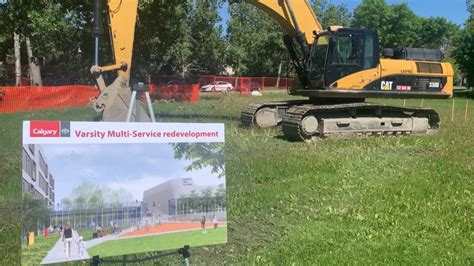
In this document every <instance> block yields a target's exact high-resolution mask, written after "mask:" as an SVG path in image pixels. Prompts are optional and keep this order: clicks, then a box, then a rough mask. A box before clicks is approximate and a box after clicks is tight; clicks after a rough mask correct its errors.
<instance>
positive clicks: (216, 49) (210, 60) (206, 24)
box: [189, 0, 225, 75]
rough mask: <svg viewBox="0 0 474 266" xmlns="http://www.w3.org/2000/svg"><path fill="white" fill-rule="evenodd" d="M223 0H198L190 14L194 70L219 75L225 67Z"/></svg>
mask: <svg viewBox="0 0 474 266" xmlns="http://www.w3.org/2000/svg"><path fill="white" fill-rule="evenodd" d="M222 2H223V1H222V0H211V1H210V0H196V1H195V3H194V5H193V11H192V12H191V15H190V21H189V25H190V27H191V41H192V50H191V51H192V60H191V62H192V70H193V71H194V72H196V73H203V74H213V75H217V74H219V72H221V71H222V69H223V57H224V48H225V45H224V42H223V37H222V26H220V24H219V23H220V22H221V17H220V16H219V8H220V7H221V6H222Z"/></svg>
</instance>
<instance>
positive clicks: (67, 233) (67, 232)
mask: <svg viewBox="0 0 474 266" xmlns="http://www.w3.org/2000/svg"><path fill="white" fill-rule="evenodd" d="M62 239H63V242H64V251H65V252H66V259H69V257H71V243H72V227H71V223H70V222H67V223H66V225H65V226H64V230H63V235H62Z"/></svg>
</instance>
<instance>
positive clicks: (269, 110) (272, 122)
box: [240, 100, 309, 128]
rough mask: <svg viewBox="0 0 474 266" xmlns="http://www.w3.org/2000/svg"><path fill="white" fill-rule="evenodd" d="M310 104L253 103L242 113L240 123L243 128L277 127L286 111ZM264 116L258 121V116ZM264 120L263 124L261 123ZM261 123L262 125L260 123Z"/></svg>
mask: <svg viewBox="0 0 474 266" xmlns="http://www.w3.org/2000/svg"><path fill="white" fill-rule="evenodd" d="M306 103H309V101H308V100H293V101H279V102H268V103H252V104H249V105H247V106H246V107H245V108H244V110H242V112H241V113H240V122H241V125H242V126H243V127H255V126H257V127H262V128H268V127H275V126H278V125H279V124H280V123H281V120H282V117H283V114H284V113H285V112H286V110H287V109H288V108H290V107H292V106H295V105H301V104H306ZM259 112H260V114H263V115H262V116H259V117H262V118H261V119H257V117H258V114H257V113H259ZM262 120H263V122H261V121H262ZM259 122H260V123H259Z"/></svg>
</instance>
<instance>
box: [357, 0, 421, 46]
mask: <svg viewBox="0 0 474 266" xmlns="http://www.w3.org/2000/svg"><path fill="white" fill-rule="evenodd" d="M353 24H354V26H355V27H357V28H369V29H373V30H377V32H378V34H379V38H380V44H381V45H382V47H387V48H388V47H413V46H415V45H416V44H418V43H419V32H420V30H421V19H420V18H419V17H418V16H417V15H416V14H415V13H414V12H413V11H412V10H411V9H410V8H409V7H408V4H407V3H402V4H394V5H388V4H387V2H386V1H385V0H364V1H362V3H361V4H360V5H359V6H357V7H356V8H355V10H354V23H353Z"/></svg>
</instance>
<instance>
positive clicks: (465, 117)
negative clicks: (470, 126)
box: [464, 98, 469, 123]
mask: <svg viewBox="0 0 474 266" xmlns="http://www.w3.org/2000/svg"><path fill="white" fill-rule="evenodd" d="M468 108H469V98H468V99H466V109H465V110H464V122H465V123H467V121H468V116H467V110H468Z"/></svg>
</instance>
